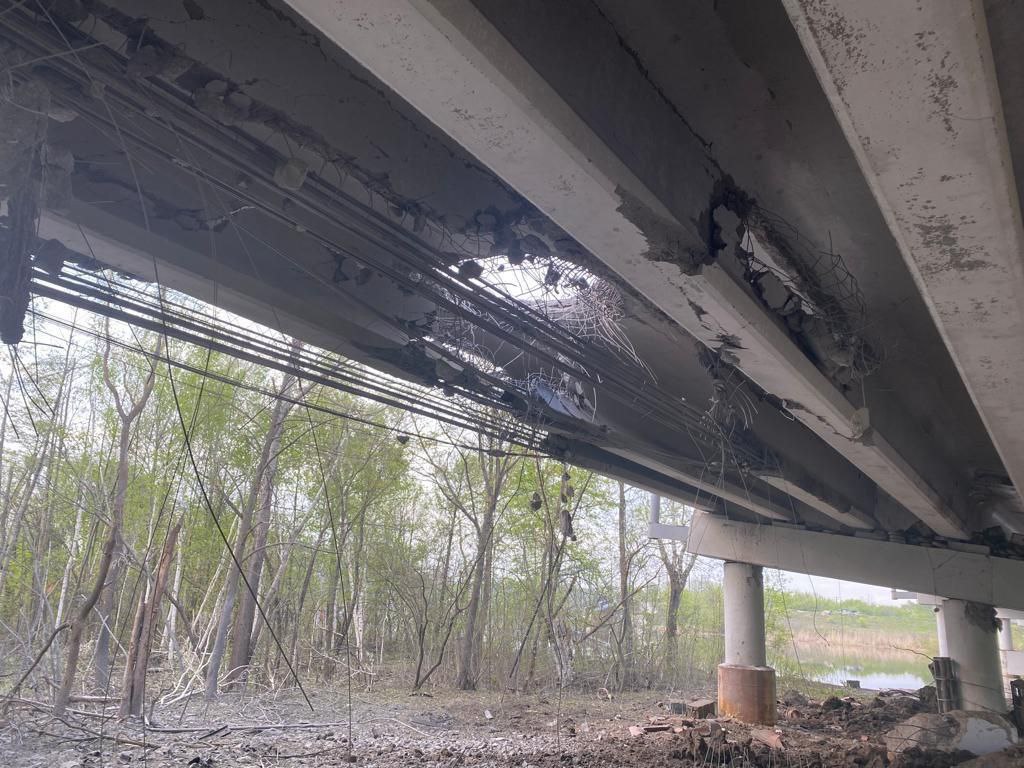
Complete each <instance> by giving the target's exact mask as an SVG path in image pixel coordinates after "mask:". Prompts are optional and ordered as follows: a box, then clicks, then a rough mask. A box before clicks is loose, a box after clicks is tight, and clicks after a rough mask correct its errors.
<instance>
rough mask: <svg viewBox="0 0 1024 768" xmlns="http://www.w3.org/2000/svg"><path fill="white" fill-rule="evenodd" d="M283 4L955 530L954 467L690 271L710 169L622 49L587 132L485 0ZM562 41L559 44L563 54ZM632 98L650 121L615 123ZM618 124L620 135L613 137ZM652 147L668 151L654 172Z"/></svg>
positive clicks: (880, 477) (739, 294) (706, 156)
mask: <svg viewBox="0 0 1024 768" xmlns="http://www.w3.org/2000/svg"><path fill="white" fill-rule="evenodd" d="M290 5H291V6H292V7H293V8H294V9H295V10H296V11H298V12H299V13H300V14H302V15H303V16H304V17H305V18H306V19H307V20H308V21H309V22H310V23H311V24H312V25H313V26H315V27H316V28H318V29H319V30H320V32H322V33H323V34H324V35H325V36H326V37H327V38H328V39H330V40H332V41H333V42H335V43H337V44H338V45H339V46H340V47H341V48H342V49H344V50H345V51H346V52H348V53H349V54H350V55H352V56H353V57H354V58H355V59H356V60H357V61H359V62H360V64H362V65H363V66H365V67H367V68H368V69H369V70H370V71H371V72H373V73H374V74H375V75H376V76H377V77H379V78H380V79H381V80H382V81H383V82H384V83H385V84H386V85H388V86H389V87H390V88H391V89H393V90H394V91H395V92H396V93H398V94H399V95H400V96H401V97H402V98H404V99H406V100H407V101H408V102H409V103H410V104H412V105H413V106H414V107H415V108H416V109H418V110H419V111H420V112H421V113H422V114H424V115H426V116H427V117H428V118H429V119H430V120H431V121H432V122H433V123H434V124H435V125H437V126H438V127H439V128H441V129H442V130H444V131H445V132H446V133H448V134H449V135H450V136H451V137H452V138H453V139H455V140H456V142H458V143H459V144H461V145H462V146H463V147H465V148H466V149H467V150H468V151H469V152H470V153H471V154H473V155H474V156H475V157H477V158H478V159H479V160H480V161H481V162H482V163H484V164H485V165H487V166H488V167H490V168H491V169H492V170H493V171H494V172H495V173H497V174H498V175H499V176H500V177H501V178H503V179H504V180H505V181H506V182H508V183H509V184H510V185H511V186H512V187H514V188H515V189H517V190H518V191H519V192H521V193H522V194H523V195H524V196H525V197H527V198H528V199H529V200H530V201H531V202H532V203H533V204H534V205H536V206H537V207H538V208H539V209H540V210H541V211H543V212H545V213H546V214H548V215H549V216H550V217H551V218H552V219H553V220H554V221H555V222H556V223H558V224H559V225H560V226H562V228H564V229H565V230H566V231H568V232H569V233H570V234H572V235H573V236H574V237H576V239H577V240H579V241H580V242H581V243H582V244H583V245H584V246H586V247H587V248H588V249H589V250H590V251H591V252H592V253H594V254H595V255H596V256H597V257H598V258H599V259H601V260H602V261H603V262H604V263H605V264H607V265H608V266H609V267H611V268H612V269H613V270H615V272H616V273H618V274H619V275H620V276H621V277H622V278H623V279H625V280H626V281H627V282H629V283H630V284H631V285H632V286H634V287H635V288H636V289H637V290H638V291H640V292H641V293H642V294H644V295H645V296H646V297H647V298H649V299H650V300H651V301H652V302H653V303H654V304H655V305H656V306H657V307H658V308H659V309H661V310H662V311H664V312H665V313H666V314H667V315H668V316H669V317H671V318H672V319H673V320H675V321H676V322H677V323H679V325H680V326H681V327H683V328H684V329H686V330H687V331H688V332H689V333H690V334H691V335H693V336H694V337H695V338H697V339H698V340H699V341H701V342H702V343H704V344H707V345H708V346H710V347H712V348H720V347H722V346H723V339H730V340H731V341H732V342H735V343H731V342H730V343H729V344H728V346H729V353H730V354H731V355H734V356H735V359H736V360H737V361H738V362H737V364H738V367H739V368H740V369H741V370H743V372H744V373H745V374H747V375H748V376H749V377H750V378H751V379H752V380H753V381H754V382H756V383H757V384H758V385H759V386H761V387H762V388H763V389H765V390H766V391H767V392H769V393H771V394H772V395H774V396H776V397H779V398H780V399H781V400H782V402H783V404H784V405H788V406H790V408H789V410H790V413H791V414H792V415H793V416H794V417H795V418H796V419H798V420H799V421H800V422H801V423H803V424H804V426H806V427H807V428H808V429H810V430H811V431H812V432H814V433H815V434H816V435H817V436H818V437H819V438H820V439H822V440H824V441H825V442H826V443H828V444H829V445H830V446H832V447H833V448H834V449H836V450H837V451H838V452H839V453H840V454H841V455H843V456H844V457H845V458H846V459H847V460H848V461H850V462H851V463H852V464H853V465H854V466H855V467H857V468H858V469H859V470H860V471H861V472H863V473H864V474H865V475H867V476H868V477H870V478H871V479H872V480H873V481H874V482H875V483H877V485H878V487H879V488H881V489H883V490H884V491H885V492H886V493H888V494H889V495H891V496H892V497H893V498H895V499H896V500H897V501H898V502H899V503H901V504H902V505H903V506H905V507H906V508H907V509H909V510H910V511H911V512H912V513H913V514H914V515H916V516H917V517H918V518H919V519H921V520H922V521H924V522H925V523H926V524H927V525H928V526H929V527H931V528H932V529H933V530H935V531H936V532H937V533H939V534H940V535H944V536H947V537H950V538H964V537H966V536H967V530H968V524H967V523H966V522H965V521H966V519H967V518H968V516H969V514H968V508H967V505H966V497H965V496H964V495H963V487H962V486H961V487H960V488H959V489H958V488H957V487H956V482H955V480H954V478H956V477H957V475H958V473H954V472H950V471H949V470H948V469H947V468H945V464H944V459H943V458H941V457H939V456H936V455H924V454H921V453H914V455H913V457H912V458H913V460H912V461H911V460H908V458H907V456H906V455H904V453H903V451H904V449H903V448H896V447H894V445H893V444H892V443H891V442H890V441H889V439H887V438H888V437H890V434H889V433H890V431H893V432H895V433H900V431H901V429H904V428H903V427H902V426H900V425H891V424H888V423H886V424H872V423H871V420H870V415H869V412H868V411H863V410H861V409H859V408H858V407H855V406H854V405H853V404H852V403H851V402H850V401H849V400H848V399H847V398H846V397H845V396H844V395H843V394H841V393H840V392H839V391H838V390H837V389H836V388H835V386H834V385H833V384H832V383H831V382H830V381H828V380H827V379H826V378H825V377H824V376H823V375H822V374H821V373H820V372H819V371H818V370H817V369H816V368H815V367H814V365H813V364H812V363H811V362H810V360H808V359H807V357H806V356H805V355H804V354H803V353H802V352H801V351H800V350H799V349H798V348H797V347H796V346H795V345H794V344H793V342H792V341H791V340H790V339H789V338H788V337H787V336H786V335H785V334H784V333H783V332H782V331H781V330H780V329H779V327H778V325H777V321H776V320H775V319H774V318H771V317H769V315H768V314H767V313H766V312H765V311H764V310H763V309H762V308H761V307H760V306H759V305H758V304H757V303H756V301H755V300H754V299H753V298H752V297H751V296H750V295H749V294H748V293H747V292H746V290H745V289H744V288H743V287H741V286H739V285H738V284H737V283H736V282H735V281H734V279H733V278H732V277H731V276H730V275H728V274H726V273H725V271H723V270H722V269H721V268H720V267H719V266H717V265H713V264H712V265H706V266H701V264H700V262H701V261H703V260H704V259H705V257H706V254H707V249H708V243H707V240H706V238H705V237H704V233H703V232H702V231H701V229H700V224H699V220H700V217H701V214H702V213H704V214H705V215H706V214H707V212H708V208H709V205H710V199H711V196H712V188H713V187H714V184H715V181H716V180H717V179H718V178H720V177H721V176H722V173H723V171H722V169H720V168H718V167H717V165H716V163H715V161H714V159H713V158H712V157H711V155H710V153H709V152H708V150H707V147H706V146H705V145H702V144H701V141H700V138H699V137H696V136H694V135H692V134H687V133H686V131H684V130H680V128H679V126H680V125H681V124H680V122H679V120H678V117H677V116H676V115H672V114H671V111H670V110H669V109H668V108H667V107H666V105H665V104H664V102H663V100H661V99H659V98H658V97H657V94H656V93H655V91H654V89H653V88H652V87H651V84H650V83H648V82H644V81H643V80H642V79H641V78H639V77H638V76H637V75H636V67H635V62H632V61H631V60H628V58H629V57H628V55H627V54H626V52H625V51H623V50H622V48H621V47H618V46H615V47H614V48H612V49H609V50H607V51H606V52H605V56H604V59H607V60H609V61H610V62H611V63H608V64H604V63H602V65H601V66H602V70H601V71H600V72H597V73H595V74H594V80H595V82H598V81H600V82H602V83H603V85H602V90H601V95H602V96H603V97H604V98H605V103H606V104H607V103H608V101H609V98H621V99H622V101H623V103H622V104H618V105H615V106H614V107H609V110H608V111H609V113H610V116H609V117H608V118H607V120H606V121H604V122H603V123H602V124H601V125H599V126H595V125H592V124H591V123H590V122H588V119H586V118H581V117H580V106H579V104H578V103H577V104H576V105H575V106H574V107H570V105H569V103H568V101H567V100H566V99H565V98H564V97H563V96H564V94H562V93H561V92H560V91H558V90H557V89H556V87H555V86H553V85H552V84H551V83H550V82H548V81H547V80H546V79H545V77H544V76H543V75H542V74H540V73H539V72H538V70H537V69H536V68H534V66H533V64H534V62H533V61H531V60H530V59H529V58H528V56H527V55H525V54H523V53H522V52H521V51H520V50H517V48H515V47H513V45H511V44H510V43H509V42H508V40H507V39H506V38H505V37H504V36H503V35H502V31H501V29H500V28H499V27H496V26H495V24H494V23H492V17H491V14H492V13H499V11H496V10H495V9H494V8H492V7H491V5H490V4H487V3H482V4H480V5H479V6H476V5H474V4H472V3H470V2H468V0H436V1H433V2H432V1H429V0H418V1H417V0H388V2H383V3H381V2H372V3H371V2H365V3H363V2H344V3H338V2H331V3H316V2H307V0H291V2H290ZM481 8H482V9H485V10H486V13H485V12H484V11H482V10H480V9H481ZM553 13H554V12H553ZM580 23H581V24H583V22H582V21H581V22H580ZM576 42H577V40H576V39H573V40H572V41H568V40H567V41H566V45H565V49H566V50H569V49H572V47H573V46H572V45H571V44H570V43H573V44H574V43H576ZM595 45H596V44H595ZM593 47H595V46H594V45H592V46H591V48H593ZM620 59H622V60H623V61H620ZM413 62H415V66H412V64H413ZM546 64H547V65H548V66H549V67H550V66H551V61H547V62H546ZM602 78H618V80H615V79H604V80H602ZM612 93H614V94H616V96H615V97H609V94H612ZM636 94H640V95H639V96H637V95H636ZM644 99H646V100H647V102H646V103H647V106H648V107H649V108H650V110H651V111H650V113H649V114H645V118H648V119H645V120H643V121H641V122H638V121H636V120H635V115H634V119H633V120H632V123H630V122H629V121H623V120H622V119H621V118H622V117H623V113H624V112H625V111H626V110H628V109H630V108H631V107H633V106H635V105H636V104H637V103H644ZM631 100H632V101H631ZM638 100H639V101H638ZM617 119H618V120H619V122H617V123H616V122H615V121H616V120H617ZM659 120H661V122H660V123H659ZM627 125H631V127H630V128H629V130H631V131H632V133H631V135H630V136H629V140H628V143H622V142H623V141H624V140H625V136H624V135H623V134H622V131H623V130H626V126H627ZM608 136H612V137H613V138H614V140H612V141H610V140H609V139H608ZM670 137H671V138H670ZM652 146H656V147H660V148H662V149H664V150H665V151H666V154H665V156H664V157H661V158H660V163H659V165H658V166H657V167H658V169H659V172H660V174H661V175H660V177H657V178H655V177H653V176H652V175H651V174H652V166H651V165H650V160H651V158H650V155H649V152H650V150H651V147H652ZM645 153H647V154H645ZM670 177H671V178H672V179H674V183H669V182H668V179H669V178H670ZM667 190H671V192H668V191H667ZM684 211H685V212H687V215H681V213H682V212H684ZM666 254H674V257H672V256H668V255H666ZM673 258H674V259H675V260H674V261H673ZM904 431H906V432H907V433H908V434H909V432H911V431H912V430H904ZM922 472H923V473H924V474H922Z"/></svg>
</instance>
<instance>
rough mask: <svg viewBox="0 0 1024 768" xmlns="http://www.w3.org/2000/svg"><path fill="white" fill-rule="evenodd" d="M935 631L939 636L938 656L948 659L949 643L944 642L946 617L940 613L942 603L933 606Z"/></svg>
mask: <svg viewBox="0 0 1024 768" xmlns="http://www.w3.org/2000/svg"><path fill="white" fill-rule="evenodd" d="M935 630H936V632H938V634H939V656H945V657H947V658H948V657H949V643H947V642H946V615H945V614H944V613H943V612H942V601H941V600H940V601H939V604H938V605H937V606H935Z"/></svg>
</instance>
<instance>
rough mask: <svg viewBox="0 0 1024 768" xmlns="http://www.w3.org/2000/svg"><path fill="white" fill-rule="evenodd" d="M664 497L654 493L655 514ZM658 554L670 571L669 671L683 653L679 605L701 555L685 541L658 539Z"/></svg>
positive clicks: (666, 629) (657, 512) (657, 514)
mask: <svg viewBox="0 0 1024 768" xmlns="http://www.w3.org/2000/svg"><path fill="white" fill-rule="evenodd" d="M660 512H661V497H660V496H658V495H657V494H655V493H652V494H651V517H652V518H655V517H658V516H660ZM658 555H659V556H660V557H661V562H662V564H663V565H664V566H665V573H666V574H668V605H667V608H666V611H665V659H666V661H667V666H668V668H669V670H671V671H672V672H673V673H674V671H675V669H676V656H677V655H678V653H679V604H680V602H681V601H682V597H683V592H684V591H685V590H686V583H687V582H688V581H689V579H690V573H691V572H692V571H693V566H694V564H695V563H696V562H697V555H687V553H686V548H685V547H684V546H683V544H682V542H679V541H674V540H673V541H669V542H668V543H666V541H665V540H664V539H658Z"/></svg>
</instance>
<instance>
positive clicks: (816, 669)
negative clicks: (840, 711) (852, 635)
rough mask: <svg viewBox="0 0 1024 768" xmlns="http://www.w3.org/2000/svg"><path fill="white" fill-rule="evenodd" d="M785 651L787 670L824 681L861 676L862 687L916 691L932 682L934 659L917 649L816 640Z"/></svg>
mask: <svg viewBox="0 0 1024 768" xmlns="http://www.w3.org/2000/svg"><path fill="white" fill-rule="evenodd" d="M782 655H783V658H781V659H779V660H778V661H779V663H780V664H782V665H784V669H785V671H786V672H787V673H792V674H795V675H797V676H800V677H804V678H806V679H809V680H815V681H817V682H821V683H831V684H834V685H843V684H845V683H846V681H847V680H859V681H860V687H861V688H866V689H869V690H876V691H879V690H887V689H890V688H897V689H901V690H909V691H915V690H917V689H918V688H920V687H922V686H924V685H930V684H931V682H932V676H931V672H929V671H928V662H929V661H930V659H929V658H927V657H926V656H924V655H921V654H918V653H914V652H913V651H902V650H895V649H892V648H878V647H872V646H870V645H858V646H853V647H851V646H850V645H846V646H845V647H842V646H840V645H838V644H824V643H820V644H819V643H814V644H803V645H801V646H798V647H797V648H795V649H794V648H792V647H790V648H789V649H787V651H786V652H785V653H783V654H782Z"/></svg>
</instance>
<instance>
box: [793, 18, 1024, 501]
mask: <svg viewBox="0 0 1024 768" xmlns="http://www.w3.org/2000/svg"><path fill="white" fill-rule="evenodd" d="M785 5H786V7H787V10H788V11H789V13H790V16H791V17H792V19H793V23H794V25H795V27H796V28H797V31H798V32H799V33H800V35H801V38H802V40H803V42H804V46H805V48H806V49H807V51H808V56H809V58H810V60H811V63H812V65H813V66H814V67H815V69H816V71H817V73H818V76H819V79H820V80H821V82H822V85H823V87H824V89H825V92H826V94H828V96H829V98H830V99H831V101H832V104H833V108H834V109H835V111H836V114H837V115H838V118H839V121H840V124H841V125H842V126H843V129H844V131H845V133H846V135H847V138H848V139H849V141H850V144H851V146H852V147H853V149H854V152H855V154H856V155H857V158H858V162H859V163H860V165H861V167H862V169H863V171H864V174H865V176H866V178H867V180H868V183H869V184H870V186H871V188H872V191H873V193H874V195H875V197H876V199H877V200H878V204H879V207H880V209H881V211H882V213H883V215H884V216H885V217H886V220H887V222H888V224H889V226H890V229H891V230H892V232H893V235H894V237H895V238H896V240H897V242H898V244H899V246H900V251H901V252H902V254H903V256H904V258H905V260H906V261H907V263H908V265H909V266H910V268H911V273H912V274H913V276H914V279H915V282H916V283H917V284H918V286H919V288H920V290H921V292H922V295H923V296H924V298H925V301H926V302H927V304H928V308H929V310H930V312H931V314H932V317H933V318H934V319H935V322H936V324H937V326H938V328H939V331H940V333H941V334H942V336H943V339H944V341H945V343H946V345H947V346H948V348H949V350H950V352H951V354H952V356H953V359H954V361H955V362H956V364H957V367H958V369H959V371H960V373H961V375H962V376H963V378H964V381H965V382H966V383H967V386H968V389H969V391H970V394H971V396H972V398H973V400H974V402H975V403H976V404H977V406H978V410H979V412H980V414H981V417H982V419H983V420H984V422H985V424H986V426H987V428H988V431H989V433H990V434H991V435H992V437H993V440H994V442H995V446H996V448H997V450H998V451H999V453H1000V455H1001V457H1002V459H1003V463H1004V465H1005V467H1006V470H1007V472H1008V473H1009V475H1010V477H1011V479H1013V480H1014V482H1015V485H1016V486H1017V487H1018V488H1020V487H1022V485H1024V405H1022V404H1021V402H1020V398H1019V397H1018V395H1017V392H1016V389H1017V387H1016V386H1015V385H1016V384H1018V383H1019V381H1020V379H1021V376H1022V374H1024V344H1021V339H1022V337H1024V310H1022V305H1021V299H1020V297H1021V296H1022V295H1024V257H1022V253H1024V227H1022V223H1021V211H1020V201H1019V199H1018V195H1017V186H1016V180H1015V178H1014V175H1013V167H1012V162H1011V158H1010V154H1009V143H1008V140H1007V135H1006V126H1005V124H1004V121H1003V114H1002V98H1001V94H1000V92H999V88H998V84H997V82H996V75H995V69H994V65H993V59H992V52H991V49H990V46H989V40H988V24H987V21H986V18H985V14H984V10H983V7H982V4H981V3H980V2H956V1H950V2H935V3H929V4H928V5H927V6H915V5H912V4H899V3H897V4H894V3H887V2H862V3H858V4H857V5H856V6H849V5H847V4H839V3H834V2H806V1H805V0H786V3H785Z"/></svg>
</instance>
